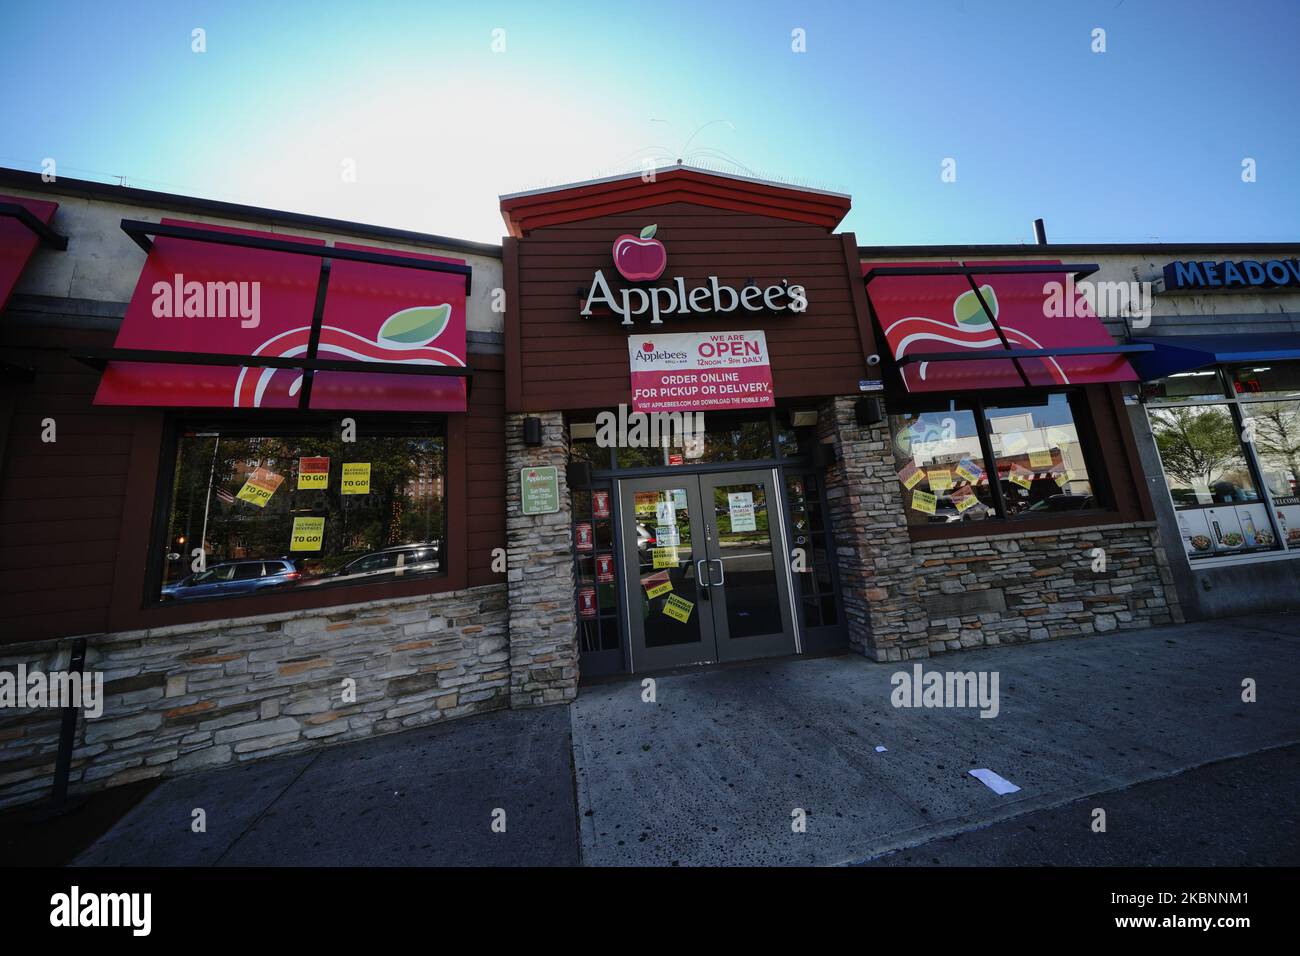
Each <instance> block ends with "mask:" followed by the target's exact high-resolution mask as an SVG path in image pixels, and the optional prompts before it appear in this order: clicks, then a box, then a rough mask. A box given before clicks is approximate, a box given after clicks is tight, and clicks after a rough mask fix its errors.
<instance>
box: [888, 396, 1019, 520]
mask: <svg viewBox="0 0 1300 956" xmlns="http://www.w3.org/2000/svg"><path fill="white" fill-rule="evenodd" d="M889 424H890V432H891V433H892V435H893V436H894V440H893V446H894V466H895V470H896V471H897V473H898V480H899V483H900V486H901V487H900V490H901V492H902V496H903V509H904V512H905V513H906V514H907V523H908V524H912V525H923V524H936V523H939V524H950V523H953V522H959V521H978V520H980V519H983V518H987V517H989V516H990V515H991V514H993V508H994V503H993V492H992V490H991V489H990V488H989V483H988V473H987V469H986V468H985V465H984V453H983V450H982V449H981V446H980V439H979V432H978V431H977V430H976V425H975V413H974V412H972V411H969V410H967V409H956V408H953V407H951V406H950V409H949V410H946V411H932V412H904V413H902V414H896V415H890V416H889Z"/></svg>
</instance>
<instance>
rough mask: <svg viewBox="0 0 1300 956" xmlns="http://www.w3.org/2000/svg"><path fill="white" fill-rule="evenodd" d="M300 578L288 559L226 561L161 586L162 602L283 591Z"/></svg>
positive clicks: (300, 575) (299, 574)
mask: <svg viewBox="0 0 1300 956" xmlns="http://www.w3.org/2000/svg"><path fill="white" fill-rule="evenodd" d="M301 577H302V574H301V573H300V572H299V571H298V569H297V567H295V566H294V563H293V561H292V560H290V559H289V558H280V559H276V560H272V561H226V562H223V563H221V564H216V565H213V566H212V567H210V568H208V569H207V570H206V571H200V572H198V573H197V574H191V575H189V576H188V577H184V578H181V579H180V580H179V581H173V582H172V583H171V584H165V585H163V589H162V595H161V599H162V600H164V601H190V600H194V599H195V598H209V597H229V596H230V595H232V594H251V593H253V592H254V591H264V590H266V589H267V588H274V587H286V586H288V585H290V584H293V583H294V582H295V581H297V580H298V579H299V578H301Z"/></svg>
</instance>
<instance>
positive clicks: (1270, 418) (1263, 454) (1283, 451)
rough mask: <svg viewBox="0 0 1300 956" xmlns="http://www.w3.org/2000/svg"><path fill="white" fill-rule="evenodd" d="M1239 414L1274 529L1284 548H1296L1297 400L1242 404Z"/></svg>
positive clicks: (1299, 511)
mask: <svg viewBox="0 0 1300 956" xmlns="http://www.w3.org/2000/svg"><path fill="white" fill-rule="evenodd" d="M1241 414H1242V421H1243V423H1244V427H1243V431H1244V432H1245V434H1246V435H1247V436H1248V437H1249V438H1250V439H1251V441H1252V444H1253V446H1254V449H1255V455H1256V456H1257V458H1258V459H1259V472H1260V477H1261V478H1262V479H1263V482H1264V488H1265V490H1266V491H1267V492H1268V496H1269V499H1270V500H1271V501H1272V504H1273V507H1274V508H1275V509H1276V512H1277V519H1278V532H1279V534H1280V535H1281V536H1282V539H1283V542H1284V543H1285V544H1286V546H1287V547H1288V548H1290V549H1292V550H1300V497H1297V495H1298V494H1300V489H1297V479H1300V401H1294V402H1249V403H1243V404H1242V406H1241Z"/></svg>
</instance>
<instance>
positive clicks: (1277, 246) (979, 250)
mask: <svg viewBox="0 0 1300 956" xmlns="http://www.w3.org/2000/svg"><path fill="white" fill-rule="evenodd" d="M1207 249H1210V250H1217V251H1221V252H1295V253H1300V240H1297V241H1295V242H1049V243H1045V244H1043V245H1035V244H1033V243H986V244H982V245H978V244H977V245H943V246H858V256H859V258H871V259H876V258H883V257H893V256H923V257H926V256H963V255H967V256H987V255H997V256H1000V255H1021V256H1023V255H1036V256H1037V255H1042V256H1053V255H1077V254H1087V253H1099V254H1102V255H1105V254H1106V253H1111V254H1114V255H1119V254H1123V253H1133V252H1163V253H1170V254H1173V253H1179V252H1198V251H1203V250H1207Z"/></svg>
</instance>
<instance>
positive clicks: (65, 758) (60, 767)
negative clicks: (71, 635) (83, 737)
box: [51, 637, 86, 810]
mask: <svg viewBox="0 0 1300 956" xmlns="http://www.w3.org/2000/svg"><path fill="white" fill-rule="evenodd" d="M85 669H86V639H85V638H84V637H79V638H77V639H76V640H75V641H74V642H73V644H72V659H71V660H70V661H69V662H68V671H69V672H70V673H73V674H81V673H82V672H83V671H84V670H85ZM83 679H84V675H83ZM76 733H77V705H76V704H75V703H71V702H70V703H68V704H67V705H65V706H64V708H63V723H62V725H61V726H60V727H59V752H58V755H57V756H56V757H55V759H54V793H53V795H52V798H51V803H52V804H53V807H54V809H56V810H57V809H58V808H60V807H62V806H63V804H64V803H66V802H67V799H68V776H69V774H70V773H71V772H72V741H73V738H74V737H75V736H76Z"/></svg>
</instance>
